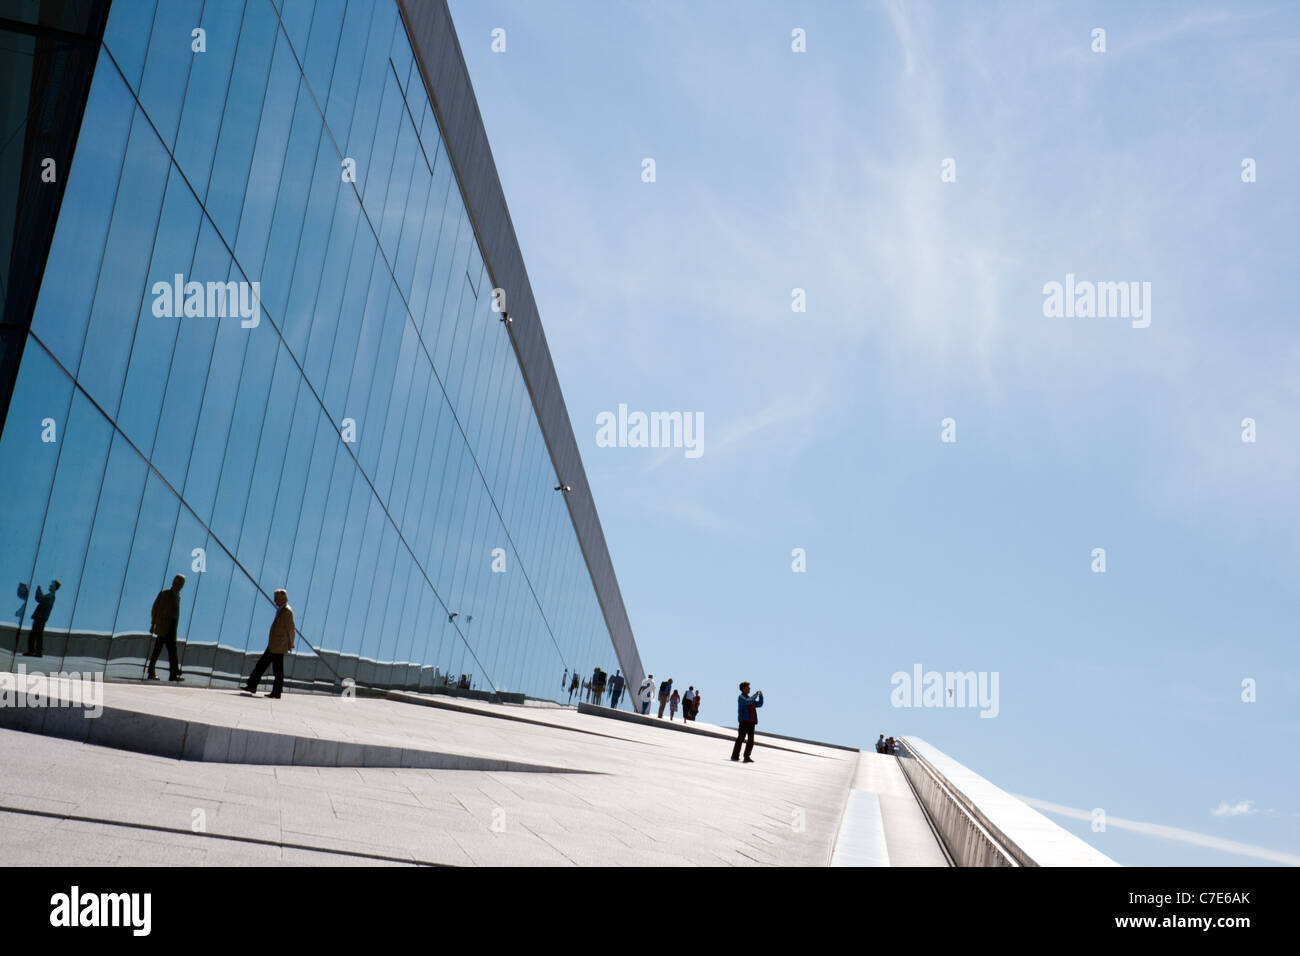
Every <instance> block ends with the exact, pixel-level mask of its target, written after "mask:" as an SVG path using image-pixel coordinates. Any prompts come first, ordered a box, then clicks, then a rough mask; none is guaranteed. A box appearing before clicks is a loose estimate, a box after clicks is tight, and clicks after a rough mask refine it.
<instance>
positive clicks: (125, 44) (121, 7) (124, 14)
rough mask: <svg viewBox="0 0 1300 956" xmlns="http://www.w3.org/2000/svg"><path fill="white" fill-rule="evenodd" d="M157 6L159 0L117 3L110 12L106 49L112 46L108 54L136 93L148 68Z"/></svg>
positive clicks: (115, 1)
mask: <svg viewBox="0 0 1300 956" xmlns="http://www.w3.org/2000/svg"><path fill="white" fill-rule="evenodd" d="M156 6H157V0H113V5H112V6H111V7H109V10H108V24H107V25H106V26H105V27H104V46H106V47H108V52H109V53H111V54H112V55H113V59H114V60H116V61H117V66H118V69H120V70H121V71H122V75H123V76H125V77H126V81H127V83H129V84H131V89H133V90H138V89H139V88H140V73H141V71H142V70H143V69H144V55H145V51H146V50H147V49H148V47H149V36H150V34H151V33H152V32H153V20H154V9H155V7H156ZM96 72H99V73H102V72H103V71H102V70H97V71H96Z"/></svg>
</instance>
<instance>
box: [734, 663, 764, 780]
mask: <svg viewBox="0 0 1300 956" xmlns="http://www.w3.org/2000/svg"><path fill="white" fill-rule="evenodd" d="M762 706H763V692H762V691H761V690H760V691H759V692H758V693H757V694H755V695H754V696H753V697H750V696H749V681H747V680H744V681H741V682H740V697H739V698H737V700H736V720H737V722H738V723H739V730H738V732H737V734H736V746H734V747H732V748H731V759H732V760H739V759H740V744H741V741H748V743H746V745H745V763H753V762H754V761H752V760H750V759H749V755H750V754H752V753H753V752H754V725H755V724H757V723H758V708H760V707H762Z"/></svg>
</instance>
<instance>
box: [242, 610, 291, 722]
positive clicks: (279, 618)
mask: <svg viewBox="0 0 1300 956" xmlns="http://www.w3.org/2000/svg"><path fill="white" fill-rule="evenodd" d="M275 607H276V612H275V619H274V620H272V621H271V633H270V634H269V635H268V636H267V639H266V650H265V651H264V652H263V654H262V656H261V657H259V658H258V659H257V665H256V666H255V667H254V668H253V673H252V674H250V675H249V677H248V684H247V685H246V686H245V687H244V691H245V692H246V693H249V694H254V695H256V694H257V685H258V683H260V682H261V680H262V675H263V674H264V673H266V668H267V665H268V664H269V665H270V666H271V670H272V671H273V672H274V673H275V683H274V684H273V685H272V686H271V693H269V694H267V695H266V696H267V697H274V698H276V699H279V697H280V693H281V691H283V690H284V655H285V654H288V653H289V652H290V651H292V650H293V639H294V635H295V634H296V632H295V630H294V626H293V608H291V607H289V595H288V593H287V592H286V591H284V590H283V589H280V590H277V591H276V592H275Z"/></svg>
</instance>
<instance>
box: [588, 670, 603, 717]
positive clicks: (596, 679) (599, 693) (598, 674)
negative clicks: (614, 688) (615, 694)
mask: <svg viewBox="0 0 1300 956" xmlns="http://www.w3.org/2000/svg"><path fill="white" fill-rule="evenodd" d="M591 692H592V693H593V694H594V695H595V697H596V701H595V703H596V706H597V707H599V706H600V698H601V697H603V696H604V695H605V672H604V671H603V670H601V669H600V668H599V667H597V668H596V670H595V672H594V673H592V675H591Z"/></svg>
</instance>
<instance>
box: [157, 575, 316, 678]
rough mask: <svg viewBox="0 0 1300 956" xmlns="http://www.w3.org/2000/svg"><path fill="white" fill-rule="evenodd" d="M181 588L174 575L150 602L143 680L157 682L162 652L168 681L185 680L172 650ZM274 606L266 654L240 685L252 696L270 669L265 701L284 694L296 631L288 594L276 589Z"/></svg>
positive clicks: (182, 579) (182, 584)
mask: <svg viewBox="0 0 1300 956" xmlns="http://www.w3.org/2000/svg"><path fill="white" fill-rule="evenodd" d="M184 587H185V575H183V574H178V575H176V576H175V577H174V578H172V586H171V587H170V588H167V589H165V590H162V591H159V592H158V596H157V597H156V598H154V599H153V612H152V615H151V617H152V622H151V623H150V625H149V633H150V634H152V635H154V643H153V653H152V654H150V655H149V670H148V673H146V674H145V680H157V679H158V674H157V667H158V658H159V657H161V656H162V652H163V650H164V649H166V651H167V669H168V672H169V673H168V677H167V679H168V680H170V681H174V682H176V683H180V682H181V681H183V680H185V676H184V674H182V673H181V657H180V652H179V650H178V648H177V646H176V628H177V625H178V624H179V623H180V619H181V590H182V589H183V588H184ZM272 600H273V601H274V602H275V617H274V618H272V619H271V630H270V633H269V634H268V635H267V638H266V650H265V651H263V652H262V656H261V657H259V658H258V659H257V663H256V664H254V665H253V672H252V673H251V674H250V675H248V683H246V684H244V693H246V694H256V693H257V687H258V685H259V684H260V683H261V682H262V675H263V674H265V673H266V669H267V668H268V667H269V668H271V673H272V674H273V675H274V681H273V682H272V684H271V693H269V694H267V695H266V696H267V697H273V698H275V699H276V700H279V699H280V695H281V693H283V691H284V655H285V654H288V653H290V652H291V651H292V650H293V644H294V638H295V636H296V635H297V629H296V628H295V627H294V623H293V608H291V607H289V594H288V592H287V591H285V590H284V589H283V588H280V589H277V590H276V592H275V594H274V595H273V596H272Z"/></svg>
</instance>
